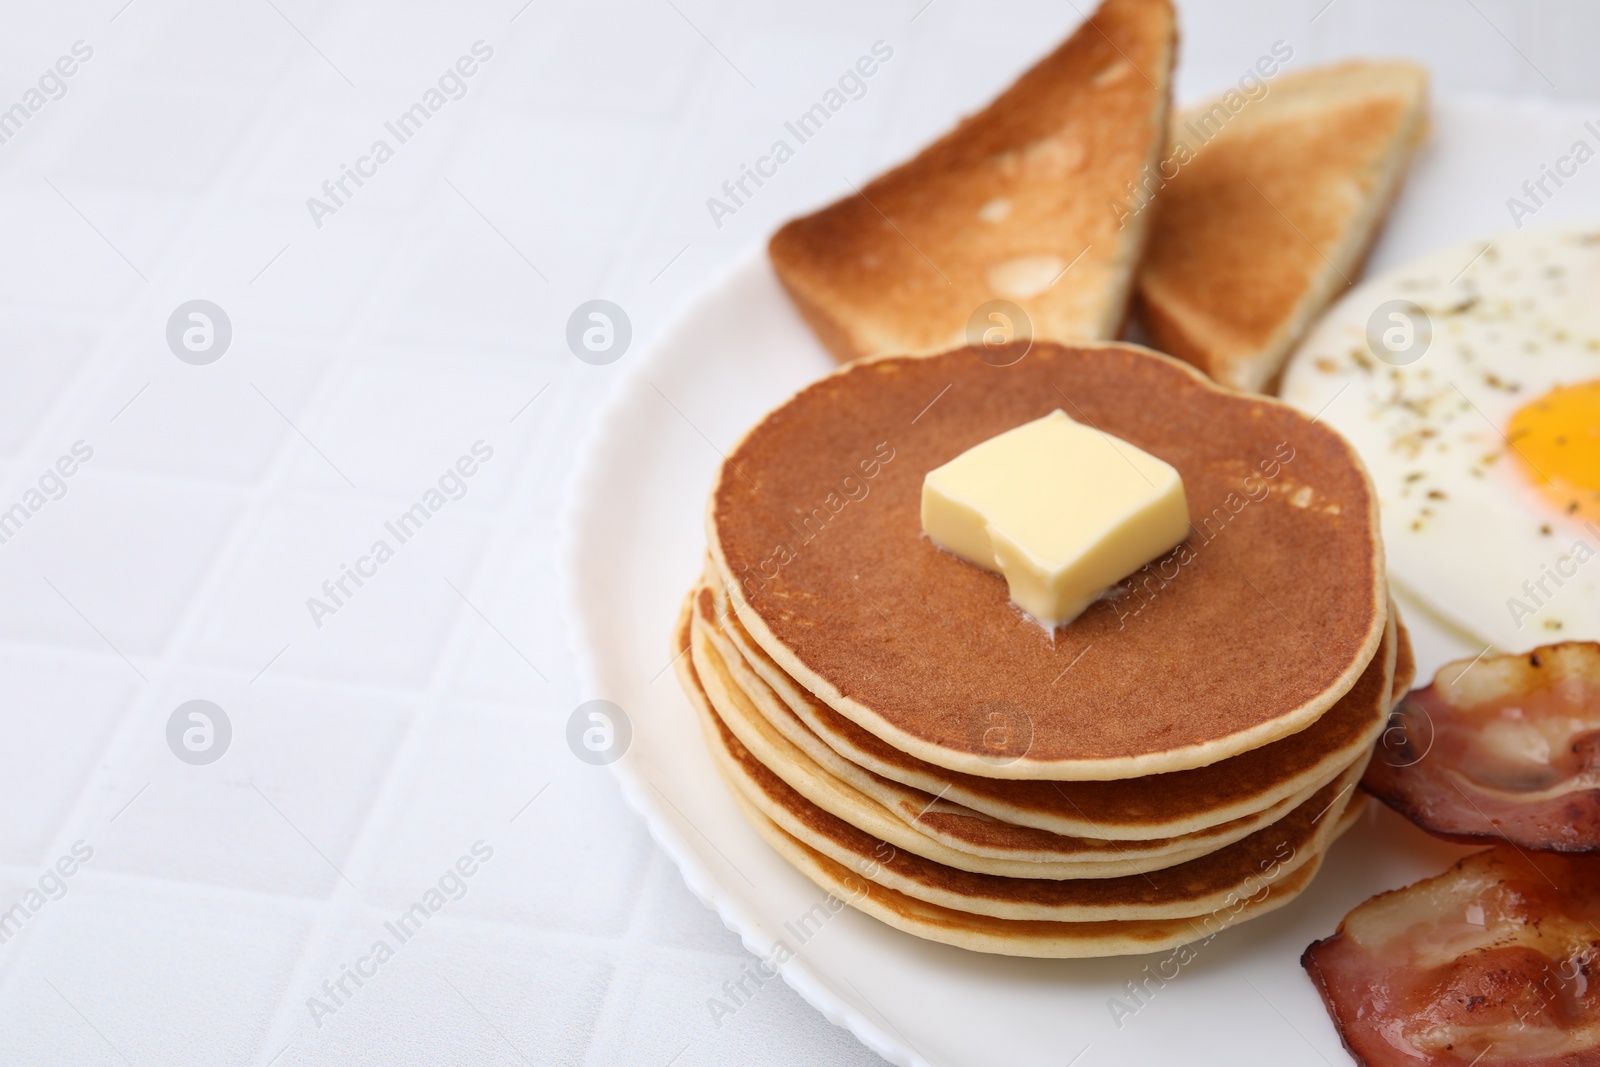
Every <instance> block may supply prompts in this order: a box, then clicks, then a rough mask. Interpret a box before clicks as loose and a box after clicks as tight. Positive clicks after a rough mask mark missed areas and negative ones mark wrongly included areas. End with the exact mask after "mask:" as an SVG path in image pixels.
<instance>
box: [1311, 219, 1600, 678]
mask: <svg viewBox="0 0 1600 1067" xmlns="http://www.w3.org/2000/svg"><path fill="white" fill-rule="evenodd" d="M1597 284H1600V229H1595V228H1586V229H1585V228H1580V229H1551V230H1542V231H1541V230H1526V231H1522V232H1519V233H1513V234H1507V235H1504V236H1501V237H1497V238H1495V239H1494V240H1493V241H1489V242H1482V241H1479V242H1474V243H1472V244H1468V245H1462V246H1460V247H1457V248H1450V249H1446V250H1445V251H1442V252H1439V253H1436V254H1433V255H1429V256H1426V257H1424V258H1423V259H1421V260H1419V261H1418V262H1416V263H1414V264H1412V265H1409V266H1406V267H1402V268H1399V269H1397V270H1394V271H1391V272H1389V273H1387V274H1384V275H1383V276H1381V277H1379V278H1376V279H1374V280H1372V281H1370V282H1367V283H1365V284H1363V285H1362V286H1360V287H1359V288H1357V289H1355V290H1353V291H1351V292H1350V293H1349V294H1348V295H1346V296H1345V297H1344V299H1343V300H1341V301H1340V302H1339V303H1338V304H1337V305H1335V306H1334V307H1333V308H1332V309H1331V310H1330V311H1329V312H1328V313H1327V315H1325V316H1324V317H1323V319H1322V321H1321V322H1320V323H1319V324H1318V326H1317V327H1316V329H1315V330H1313V332H1312V333H1311V335H1310V336H1309V337H1308V338H1307V339H1306V341H1305V343H1304V344H1303V345H1301V347H1300V348H1299V350H1298V351H1297V352H1296V353H1295V356H1294V359H1293V360H1292V361H1291V362H1290V364H1289V367H1288V369H1287V371H1286V372H1285V377H1284V382H1283V390H1282V392H1283V397H1284V399H1285V400H1287V401H1288V402H1290V403H1292V404H1294V405H1295V406H1297V407H1299V408H1301V409H1302V410H1303V411H1306V412H1310V413H1320V414H1321V420H1322V421H1323V422H1324V423H1327V424H1328V425H1330V426H1332V427H1334V428H1335V429H1337V430H1339V431H1341V432H1342V433H1343V434H1344V435H1345V436H1346V437H1348V438H1349V439H1350V441H1351V443H1352V444H1353V445H1355V447H1356V449H1357V450H1358V451H1359V452H1360V453H1361V456H1362V458H1363V459H1364V460H1365V461H1366V465H1367V468H1368V470H1369V471H1371V474H1372V479H1373V482H1374V484H1375V485H1376V486H1377V491H1378V497H1379V499H1380V500H1381V501H1382V505H1383V507H1382V512H1383V533H1384V544H1385V546H1386V549H1387V551H1388V555H1389V563H1390V568H1391V571H1392V573H1393V575H1394V580H1395V582H1396V583H1397V584H1398V585H1400V586H1402V587H1403V589H1404V591H1405V592H1407V593H1410V594H1411V595H1413V596H1414V597H1415V598H1417V599H1418V600H1419V601H1421V602H1422V603H1424V604H1425V605H1427V607H1429V608H1430V609H1431V610H1432V611H1433V612H1434V613H1436V614H1437V615H1439V616H1441V617H1442V618H1443V619H1445V620H1446V621H1448V622H1449V623H1451V624H1453V625H1454V626H1456V627H1459V628H1460V629H1461V630H1464V631H1465V632H1466V633H1467V634H1468V635H1470V636H1471V637H1472V638H1473V639H1475V640H1476V641H1477V642H1479V643H1492V644H1493V645H1494V646H1496V647H1497V648H1498V649H1500V650H1502V651H1507V652H1510V651H1520V650H1523V649H1527V648H1530V647H1532V646H1534V645H1537V644H1540V643H1543V642H1548V641H1559V640H1596V639H1600V562H1596V561H1595V557H1596V556H1597V555H1600V303H1597V302H1596V300H1595V291H1596V285H1597Z"/></svg>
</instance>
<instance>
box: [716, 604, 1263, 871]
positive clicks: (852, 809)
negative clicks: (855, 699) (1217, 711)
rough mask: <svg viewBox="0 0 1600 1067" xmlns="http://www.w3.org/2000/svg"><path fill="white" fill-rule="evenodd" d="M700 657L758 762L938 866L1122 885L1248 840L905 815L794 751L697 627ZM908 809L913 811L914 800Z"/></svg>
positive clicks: (734, 728)
mask: <svg viewBox="0 0 1600 1067" xmlns="http://www.w3.org/2000/svg"><path fill="white" fill-rule="evenodd" d="M691 647H692V651H691V653H690V657H689V662H690V663H691V664H692V665H693V669H694V672H695V676H696V678H697V680H698V684H699V687H700V690H701V692H703V694H704V696H705V699H706V700H707V701H708V702H709V704H710V706H711V710H712V711H713V712H714V713H715V714H716V717H717V719H718V720H720V722H721V723H722V724H723V726H725V727H726V728H727V729H728V730H729V731H730V732H731V733H732V734H733V736H734V737H736V738H738V740H739V743H740V744H741V745H743V746H744V747H745V748H746V749H748V750H749V751H750V752H751V753H752V754H753V755H754V757H755V758H756V759H757V760H759V761H760V762H761V763H762V764H763V765H765V766H766V767H767V768H768V769H769V770H770V771H771V772H772V773H773V774H775V775H777V776H778V777H779V778H781V779H782V780H783V781H784V783H785V784H786V785H787V786H789V787H790V788H791V789H793V790H794V791H795V792H796V793H798V794H799V795H800V796H802V797H804V798H805V799H806V800H807V801H808V802H810V803H812V804H814V805H816V806H817V807H818V808H820V809H822V810H823V811H826V812H828V813H829V814H830V815H833V816H835V817H836V818H838V819H840V820H842V821H844V822H846V823H848V824H850V825H851V826H854V827H856V828H858V829H861V830H864V831H866V832H868V833H870V834H871V835H872V836H874V837H877V838H880V839H882V840H884V841H887V842H889V843H890V844H892V845H894V846H895V847H896V848H901V849H905V850H906V851H908V852H912V853H915V854H916V855H919V856H922V857H925V858H927V859H930V860H933V861H935V862H937V863H941V864H944V865H946V866H949V867H955V868H957V869H959V870H963V871H971V872H974V873H978V874H988V875H999V876H1003V877H1007V878H1058V879H1059V878H1115V877H1120V876H1123V875H1129V874H1139V873H1143V872H1145V871H1153V870H1159V869H1160V868H1162V867H1170V866H1172V865H1173V864H1176V863H1182V862H1185V861H1188V860H1191V859H1195V858H1197V857H1199V856H1202V855H1204V854H1206V853H1208V852H1214V851H1216V850H1217V849H1218V848H1221V847H1223V845H1225V844H1228V843H1230V842H1231V841H1232V840H1237V839H1238V838H1239V837H1243V836H1245V834H1238V835H1232V834H1230V835H1229V836H1228V837H1227V838H1223V839H1215V840H1214V839H1212V837H1211V836H1208V835H1205V834H1201V835H1196V837H1195V838H1194V839H1192V840H1191V839H1184V838H1175V839H1174V838H1166V839H1161V840H1157V841H1129V842H1119V841H1107V840H1098V839H1094V838H1076V837H1063V836H1061V835H1059V834H1049V833H1046V832H1045V831H1042V830H1035V829H1032V828H1031V827H1016V826H1012V825H1011V824H1009V823H1003V822H1000V821H999V820H997V819H993V818H990V817H989V816H986V815H980V814H978V813H977V812H969V811H968V810H967V809H963V808H959V807H956V806H955V805H949V806H947V807H946V808H945V809H944V810H940V802H938V800H937V798H935V797H931V796H928V795H926V794H916V796H920V797H922V804H921V807H920V808H913V809H912V810H911V811H909V812H902V811H900V810H898V809H897V808H895V807H891V806H889V805H885V804H883V803H881V802H879V801H878V800H877V799H875V798H874V797H873V796H871V795H869V794H867V793H864V792H862V791H861V790H859V789H857V788H855V787H854V786H853V785H851V784H850V783H849V782H848V781H847V780H845V779H843V778H841V777H839V776H836V775H833V774H831V773H829V772H828V771H827V770H826V769H824V768H823V767H822V766H820V765H818V764H817V763H816V762H815V761H814V760H812V759H810V758H809V757H808V756H807V755H806V754H805V752H804V751H802V750H800V749H799V748H798V747H797V746H795V745H793V744H792V743H790V742H788V741H787V740H786V739H785V738H784V737H783V736H782V734H781V733H779V732H778V731H777V730H776V729H775V728H773V727H772V725H771V724H770V723H769V722H768V721H767V720H766V719H765V718H764V717H763V716H762V715H761V713H760V712H759V711H757V710H756V709H755V707H754V705H753V704H752V703H751V701H750V700H749V698H748V696H747V695H746V694H745V693H744V691H743V690H741V689H740V688H739V687H738V686H736V685H734V684H733V682H732V680H731V678H730V677H729V672H728V670H727V667H726V665H725V661H724V660H723V658H722V656H721V655H720V653H719V652H718V650H717V648H716V646H715V644H714V643H713V642H712V641H711V640H710V639H709V635H708V634H707V633H706V632H705V630H704V628H703V627H700V626H698V625H696V626H694V627H693V634H692V638H691ZM824 747H826V746H824ZM906 803H907V804H908V805H909V804H911V803H913V801H912V800H911V798H910V797H908V798H906ZM922 809H927V810H926V812H922ZM919 812H921V813H922V815H921V817H920V818H918V817H917V816H918V814H919ZM1278 814H1279V815H1282V814H1284V812H1283V811H1280V812H1278ZM1246 833H1248V831H1246Z"/></svg>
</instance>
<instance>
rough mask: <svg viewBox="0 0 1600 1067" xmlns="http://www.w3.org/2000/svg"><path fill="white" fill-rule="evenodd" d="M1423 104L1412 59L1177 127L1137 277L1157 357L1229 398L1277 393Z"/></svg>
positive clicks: (1302, 79)
mask: <svg viewBox="0 0 1600 1067" xmlns="http://www.w3.org/2000/svg"><path fill="white" fill-rule="evenodd" d="M1427 95H1428V76H1427V73H1426V72H1425V71H1424V70H1422V69H1421V68H1419V67H1416V66H1413V65H1412V64H1410V63H1402V62H1390V61H1383V62H1351V63H1340V64H1337V65H1333V66H1327V67H1320V68H1317V69H1314V70H1307V71H1303V72H1297V73H1294V74H1285V75H1282V76H1280V77H1278V78H1275V79H1273V80H1272V81H1270V82H1266V83H1265V87H1264V88H1261V83H1259V82H1257V83H1256V91H1254V92H1252V93H1251V94H1249V95H1246V94H1244V93H1242V92H1240V91H1237V90H1230V92H1229V93H1227V94H1224V95H1223V96H1221V97H1218V98H1217V99H1215V100H1211V101H1208V102H1206V103H1205V104H1202V105H1200V106H1198V107H1196V108H1192V109H1189V110H1187V111H1185V112H1184V113H1182V114H1180V115H1178V116H1176V117H1175V118H1174V120H1173V129H1172V132H1173V146H1172V149H1171V151H1170V152H1169V154H1168V156H1167V159H1166V160H1164V161H1163V164H1162V166H1163V169H1162V170H1161V171H1160V172H1159V173H1160V176H1161V178H1164V179H1166V180H1165V182H1164V184H1162V185H1161V188H1160V190H1159V196H1158V197H1157V199H1156V202H1155V209H1154V210H1153V212H1151V213H1152V214H1154V215H1155V225H1154V228H1153V230H1154V232H1153V233H1152V234H1151V237H1150V246H1149V249H1148V251H1147V253H1146V256H1145V260H1144V263H1143V264H1142V266H1141V267H1140V270H1139V279H1138V305H1139V313H1140V318H1141V320H1142V322H1143V325H1144V327H1145V330H1146V332H1147V333H1148V334H1149V335H1150V337H1151V338H1152V339H1153V341H1154V342H1155V345H1156V347H1158V348H1160V349H1162V350H1164V351H1166V352H1169V353H1171V354H1172V355H1175V356H1178V357H1180V358H1182V359H1185V360H1187V361H1189V362H1190V363H1193V364H1194V365H1195V366H1197V367H1199V368H1200V369H1201V370H1203V371H1205V372H1206V373H1207V374H1209V375H1211V377H1213V378H1215V379H1216V380H1217V381H1219V382H1221V383H1223V384H1224V385H1228V386H1232V387H1233V388H1235V389H1243V390H1249V391H1254V392H1261V391H1273V390H1275V388H1276V384H1277V380H1278V377H1279V374H1280V371H1281V370H1282V368H1283V364H1284V361H1285V360H1286V359H1287V358H1288V355H1289V353H1290V351H1291V350H1292V349H1293V347H1294V345H1295V344H1296V343H1298V341H1299V340H1300V338H1301V337H1302V336H1304V334H1305V332H1306V330H1307V328H1308V327H1309V326H1310V325H1311V323H1312V322H1313V321H1314V320H1315V318H1316V317H1317V315H1318V314H1320V313H1321V312H1322V310H1323V309H1324V308H1325V307H1327V305H1328V304H1329V303H1330V302H1331V301H1332V300H1333V299H1334V297H1336V296H1337V295H1338V294H1339V293H1340V292H1342V291H1343V290H1344V289H1345V288H1346V287H1347V286H1349V285H1350V284H1351V282H1352V281H1353V280H1354V279H1355V277H1356V276H1357V274H1359V273H1360V270H1361V265H1362V263H1363V262H1364V261H1365V259H1366V256H1367V252H1368V251H1369V250H1370V248H1371V246H1372V242H1373V240H1374V239H1375V237H1376V236H1377V233H1378V230H1379V228H1380V226H1381V225H1382V223H1383V219H1384V217H1385V216H1386V215H1387V213H1388V209H1389V206H1390V204H1391V203H1392V202H1393V200H1394V198H1395V195H1396V194H1397V192H1398V191H1399V188H1400V184H1401V180H1402V178H1403V177H1404V174H1405V169H1406V165H1407V163H1408V162H1409V159H1410V156H1411V149H1412V147H1413V145H1414V144H1415V143H1416V142H1417V141H1418V140H1420V139H1421V137H1422V135H1423V133H1424V132H1425V130H1426V125H1427ZM1186 157H1187V158H1186ZM1173 172H1175V174H1174V173H1173Z"/></svg>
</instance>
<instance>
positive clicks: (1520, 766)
mask: <svg viewBox="0 0 1600 1067" xmlns="http://www.w3.org/2000/svg"><path fill="white" fill-rule="evenodd" d="M1362 784H1363V785H1364V786H1365V787H1366V789H1367V792H1369V793H1372V794H1373V795H1374V796H1376V797H1378V799H1380V800H1382V801H1383V802H1384V803H1386V804H1388V805H1389V806H1390V807H1392V808H1394V809H1395V810H1396V811H1398V812H1400V813H1401V814H1402V815H1405V816H1406V817H1407V818H1409V819H1411V820H1412V821H1413V822H1415V823H1416V824H1417V825H1418V826H1420V827H1422V828H1423V829H1424V830H1427V831H1428V832H1429V833H1432V834H1436V835H1438V836H1440V837H1444V838H1448V839H1450V840H1452V841H1465V842H1475V841H1492V840H1497V839H1498V840H1505V841H1510V842H1511V843H1512V844H1515V845H1519V846H1521V847H1523V848H1529V849H1543V850H1552V851H1560V852H1600V644H1597V643H1595V642H1593V641H1583V642H1580V641H1572V642H1567V643H1565V644H1559V645H1548V646H1546V647H1543V648H1537V649H1534V650H1533V651H1532V652H1528V653H1525V654H1522V655H1516V656H1490V657H1484V658H1482V659H1479V660H1471V661H1469V660H1462V661H1460V662H1457V663H1451V664H1448V665H1447V666H1445V667H1444V668H1442V669H1441V670H1440V671H1439V673H1438V675H1437V676H1435V678H1434V680H1433V684H1432V685H1430V686H1428V687H1427V688H1425V689H1419V690H1417V691H1416V692H1415V693H1412V694H1411V695H1410V696H1408V697H1407V698H1406V699H1405V700H1404V701H1402V702H1401V704H1400V706H1399V707H1397V708H1396V709H1395V712H1394V719H1393V722H1392V724H1391V726H1390V728H1389V730H1388V731H1387V732H1386V733H1385V735H1384V743H1383V744H1382V745H1380V746H1379V748H1378V752H1377V756H1376V758H1374V759H1373V761H1372V764H1371V766H1370V767H1369V768H1368V770H1367V774H1366V777H1365V778H1364V779H1363V781H1362Z"/></svg>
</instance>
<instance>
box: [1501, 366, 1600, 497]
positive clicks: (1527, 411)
mask: <svg viewBox="0 0 1600 1067" xmlns="http://www.w3.org/2000/svg"><path fill="white" fill-rule="evenodd" d="M1506 436H1507V437H1508V438H1509V439H1510V441H1511V443H1512V445H1513V446H1514V448H1513V454H1514V455H1516V456H1517V459H1518V460H1519V462H1520V463H1521V465H1522V467H1523V470H1524V473H1526V474H1527V476H1528V477H1529V478H1530V479H1531V480H1532V481H1533V484H1534V485H1536V486H1538V488H1539V490H1540V492H1541V493H1543V494H1544V496H1545V498H1546V499H1547V500H1549V501H1550V502H1551V503H1552V504H1554V505H1555V506H1556V507H1557V508H1558V509H1560V511H1561V512H1562V513H1563V514H1565V515H1572V516H1575V517H1581V518H1585V519H1591V520H1595V521H1600V379H1596V380H1594V381H1588V382H1579V383H1578V384H1576V385H1562V386H1557V387H1556V388H1554V389H1552V390H1550V391H1549V392H1548V393H1546V394H1544V395H1543V396H1541V397H1539V398H1537V399H1535V400H1531V401H1529V402H1528V403H1526V404H1524V405H1523V406H1522V407H1521V408H1519V409H1518V410H1517V413H1516V414H1515V415H1513V416H1512V417H1511V425H1510V427H1509V428H1508V429H1507V431H1506Z"/></svg>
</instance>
